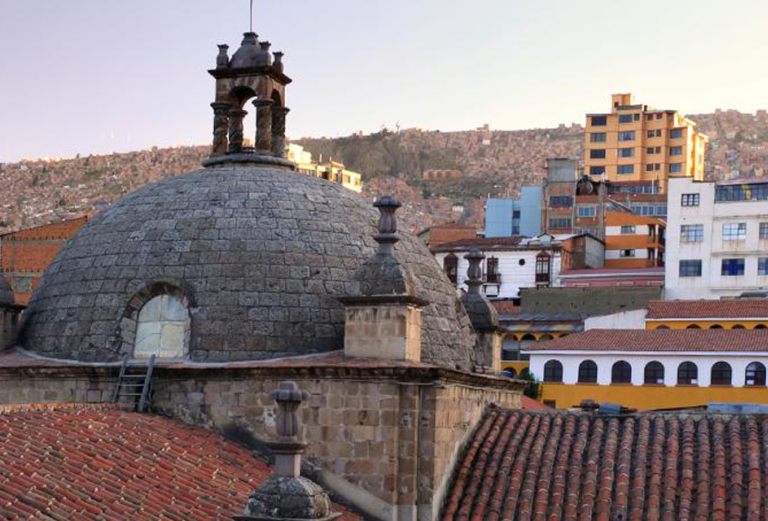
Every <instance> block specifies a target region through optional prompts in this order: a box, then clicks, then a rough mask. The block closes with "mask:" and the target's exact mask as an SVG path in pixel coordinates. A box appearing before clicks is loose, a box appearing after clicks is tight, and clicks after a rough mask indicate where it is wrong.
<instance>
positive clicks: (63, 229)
mask: <svg viewBox="0 0 768 521" xmlns="http://www.w3.org/2000/svg"><path fill="white" fill-rule="evenodd" d="M87 221H88V217H79V218H77V219H71V220H69V221H63V222H60V223H54V224H45V225H43V226H36V227H34V228H29V229H26V230H19V231H16V232H11V233H6V234H5V235H0V270H1V271H2V273H3V274H4V275H5V277H6V278H7V279H8V283H9V284H10V285H11V288H12V289H13V294H14V299H15V301H16V304H20V305H24V306H26V305H27V302H29V299H30V297H31V296H32V291H34V289H35V288H36V287H37V285H38V284H39V283H40V277H41V276H42V275H43V272H44V271H45V270H46V268H48V265H49V264H50V263H51V262H53V259H55V258H56V255H57V254H58V253H59V251H60V250H61V249H62V248H63V247H64V244H66V242H67V241H68V240H69V239H70V238H72V237H73V236H74V235H75V234H76V233H77V232H78V230H80V228H81V227H82V226H83V225H84V224H85V223H86V222H87Z"/></svg>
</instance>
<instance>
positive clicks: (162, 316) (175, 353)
mask: <svg viewBox="0 0 768 521" xmlns="http://www.w3.org/2000/svg"><path fill="white" fill-rule="evenodd" d="M188 342H189V311H188V310H187V306H185V305H184V303H183V302H182V301H181V300H179V299H177V298H176V297H174V296H171V295H160V296H157V297H155V298H153V299H151V300H149V301H148V302H147V303H146V304H144V306H143V307H142V308H141V311H139V318H138V323H137V325H136V342H135V344H134V350H133V356H134V357H136V358H149V357H151V356H152V355H155V356H157V357H158V358H181V357H183V356H185V355H186V354H187V344H188Z"/></svg>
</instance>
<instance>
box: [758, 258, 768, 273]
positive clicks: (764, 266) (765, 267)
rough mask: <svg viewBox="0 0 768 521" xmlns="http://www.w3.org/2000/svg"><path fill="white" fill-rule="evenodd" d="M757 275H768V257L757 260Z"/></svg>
mask: <svg viewBox="0 0 768 521" xmlns="http://www.w3.org/2000/svg"><path fill="white" fill-rule="evenodd" d="M757 274H758V275H761V276H762V275H768V257H760V258H759V259H757Z"/></svg>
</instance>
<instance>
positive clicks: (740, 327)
mask: <svg viewBox="0 0 768 521" xmlns="http://www.w3.org/2000/svg"><path fill="white" fill-rule="evenodd" d="M731 329H745V327H744V326H742V325H741V324H736V325H735V326H733V327H732V328H731Z"/></svg>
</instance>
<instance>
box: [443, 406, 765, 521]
mask: <svg viewBox="0 0 768 521" xmlns="http://www.w3.org/2000/svg"><path fill="white" fill-rule="evenodd" d="M767 433H768V417H766V416H758V415H731V416H722V415H711V414H710V415H707V414H694V413H690V412H687V413H652V414H651V413H646V414H636V415H630V416H623V417H606V416H599V415H593V414H589V413H572V412H532V411H519V410H516V411H512V410H504V409H491V410H490V411H489V413H488V414H486V416H485V417H484V419H483V420H482V422H481V424H480V425H479V428H478V429H477V431H476V433H475V435H474V437H473V439H472V440H470V443H469V444H468V447H467V449H466V451H465V454H464V455H463V459H459V461H458V463H457V465H456V470H455V474H454V476H453V482H452V485H451V488H450V489H449V491H448V494H447V496H446V501H445V504H444V511H443V514H444V515H443V517H442V519H443V520H444V521H469V520H471V521H498V520H502V519H504V520H512V519H532V520H542V521H544V520H546V521H560V520H566V519H567V520H576V519H580V520H582V519H583V520H603V521H609V520H611V521H613V520H626V521H646V520H653V521H657V520H659V521H661V520H669V521H672V520H683V519H687V520H691V521H693V520H696V521H706V520H723V521H724V520H726V519H728V520H742V519H743V520H755V521H757V520H765V519H768V492H766V491H768V472H767V471H766V469H765V467H764V465H763V460H764V458H765V454H768V436H766V434H767Z"/></svg>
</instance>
